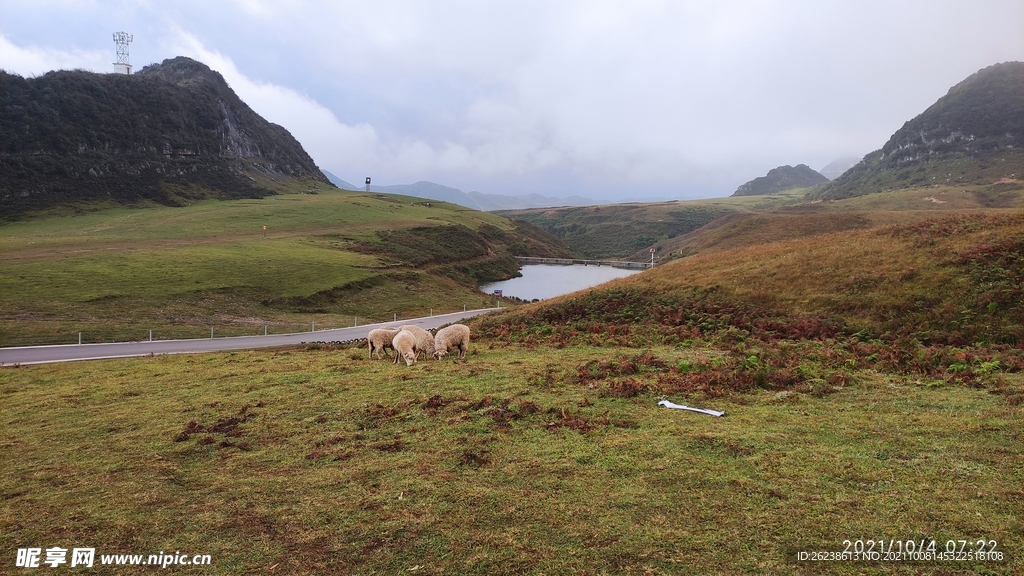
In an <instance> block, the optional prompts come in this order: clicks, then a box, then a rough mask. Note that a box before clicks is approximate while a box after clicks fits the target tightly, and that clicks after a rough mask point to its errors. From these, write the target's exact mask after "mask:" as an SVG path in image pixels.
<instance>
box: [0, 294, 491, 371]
mask: <svg viewBox="0 0 1024 576" xmlns="http://www.w3.org/2000/svg"><path fill="white" fill-rule="evenodd" d="M492 310H497V308H484V309H482V310H469V311H466V312H455V313H454V314H442V315H440V316H430V317H427V318H414V319H411V320H399V321H397V322H385V323H383V324H367V325H366V326H358V327H353V328H336V329H334V330H317V331H316V332H299V333H297V334H275V335H271V336H235V337H230V338H203V339H196V340H154V341H153V342H148V341H146V342H116V343H108V344H67V345H58V346H21V347H17V348H0V366H6V365H10V364H42V363H46V362H68V361H71V360H97V359H100V358H124V357H128V356H147V355H149V354H183V353H187V352H220V351H223V350H245V349H250V348H266V347H269V346H286V345H288V344H302V343H303V342H334V341H345V340H356V339H358V338H366V335H367V334H369V333H370V330H373V329H374V328H388V327H398V326H402V325H404V324H413V325H416V326H419V327H421V328H424V329H431V328H437V327H438V326H442V325H444V324H449V323H452V322H457V321H459V320H462V319H465V318H471V317H473V316H478V315H480V314H485V313H487V312H490V311H492Z"/></svg>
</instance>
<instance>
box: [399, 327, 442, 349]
mask: <svg viewBox="0 0 1024 576" xmlns="http://www.w3.org/2000/svg"><path fill="white" fill-rule="evenodd" d="M398 329H399V330H405V331H406V332H411V333H412V335H413V336H415V337H416V350H417V355H418V354H426V355H427V356H433V355H434V335H433V334H431V333H430V332H427V331H426V330H424V329H423V328H420V327H419V326H413V325H412V324H407V325H404V326H399V327H398Z"/></svg>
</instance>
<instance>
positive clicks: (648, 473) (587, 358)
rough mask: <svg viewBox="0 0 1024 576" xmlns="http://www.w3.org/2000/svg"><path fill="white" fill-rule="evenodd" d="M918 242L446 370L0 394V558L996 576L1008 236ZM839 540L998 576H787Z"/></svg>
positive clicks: (777, 246)
mask: <svg viewBox="0 0 1024 576" xmlns="http://www.w3.org/2000/svg"><path fill="white" fill-rule="evenodd" d="M908 198H909V197H908ZM900 201H903V200H900ZM906 201H907V202H910V199H907V200H906ZM913 205H914V203H911V204H910V206H913ZM823 206H825V208H827V209H832V208H836V209H841V207H838V208H837V207H836V206H835V205H828V204H825V205H823ZM825 208H823V209H825ZM868 212H870V211H868ZM934 215H935V216H936V217H935V218H932V219H929V220H926V221H925V222H920V221H918V222H913V221H909V222H901V223H899V224H896V225H892V226H883V227H875V228H864V229H853V228H850V229H845V230H844V231H842V232H839V233H820V232H821V230H819V229H817V228H815V226H811V228H813V229H815V230H818V231H817V232H815V234H814V235H808V236H806V237H796V238H789V239H786V240H783V241H773V242H767V243H766V242H765V241H766V239H767V238H768V236H765V237H761V238H758V239H757V240H756V241H754V242H752V243H751V245H746V246H737V247H733V248H731V249H728V250H726V249H722V250H720V251H718V252H711V253H707V254H702V255H698V256H695V257H691V258H686V259H683V260H680V261H678V262H674V263H670V264H668V265H665V266H661V267H659V268H656V269H654V270H651V271H648V272H644V273H643V274H640V275H637V276H633V277H631V278H628V279H624V280H619V281H616V282H614V283H612V284H610V285H608V286H605V287H602V288H598V289H593V290H588V291H585V292H581V293H577V294H575V295H570V296H565V297H562V298H558V299H553V300H551V301H547V302H543V303H540V304H535V305H529V306H524V307H521V308H518V309H516V310H512V311H509V312H506V313H503V314H501V315H496V316H493V317H491V318H484V319H480V320H476V321H474V322H472V324H471V325H472V326H473V328H474V333H475V337H474V338H475V339H474V344H473V349H472V351H471V353H470V355H469V357H468V361H466V362H454V361H446V362H434V361H429V362H422V363H419V364H417V365H416V366H414V367H412V368H411V369H410V368H406V367H404V366H394V365H391V364H388V363H385V362H374V361H369V360H366V359H365V354H366V351H365V349H364V348H353V349H351V350H338V349H331V348H318V347H308V348H302V349H298V348H296V349H288V350H279V351H253V352H235V353H225V354H209V355H189V356H175V357H157V358H140V359H130V360H112V361H98V362H84V363H71V364H64V365H49V366H30V367H23V368H17V369H10V368H9V369H4V370H0V396H2V398H3V404H2V405H3V409H2V412H0V414H2V416H3V418H4V424H5V426H4V428H3V429H2V430H0V445H2V446H3V448H4V449H3V450H2V451H0V469H3V470H4V472H3V475H2V476H0V482H2V484H0V494H3V497H4V498H5V506H4V508H3V512H2V514H0V546H2V548H0V549H3V550H4V551H5V552H4V553H5V554H13V550H14V549H16V548H18V547H26V546H51V545H61V546H78V545H86V546H91V545H94V544H95V545H96V546H98V547H99V548H100V552H101V553H103V552H108V553H109V552H114V553H117V552H119V553H141V554H148V553H150V552H154V553H155V552H157V551H159V550H169V549H175V550H182V551H183V552H188V553H209V554H211V555H213V557H214V563H215V565H214V567H213V568H208V569H204V570H203V572H204V573H243V572H252V571H265V570H270V569H272V568H273V569H275V570H277V571H284V572H287V573H322V572H324V571H331V570H334V571H342V572H348V573H373V572H377V573H397V572H409V571H413V572H421V571H422V572H426V573H442V572H444V573H449V574H450V573H459V574H462V573H467V574H474V573H478V574H485V573H486V574H492V573H568V574H573V573H577V574H593V573H625V574H677V573H707V574H712V573H714V574H722V573H726V574H728V573H734V574H746V573H807V574H811V573H814V574H818V573H822V572H829V573H839V574H863V573H868V574H871V573H903V574H917V573H921V572H922V571H925V572H929V571H934V570H939V571H946V572H950V573H955V572H957V571H971V572H977V573H995V574H1013V573H1019V572H1021V570H1024V564H1022V561H1024V545H1022V542H1024V538H1022V536H1024V528H1022V524H1021V520H1020V518H1021V517H1022V513H1024V497H1022V496H1024V494H1022V492H1021V489H1020V486H1021V485H1022V484H1024V477H1022V469H1021V467H1020V465H1019V464H1020V462H1021V461H1024V449H1022V446H1024V442H1022V440H1024V437H1022V436H1021V430H1022V426H1021V424H1022V420H1024V409H1022V406H1024V376H1022V370H1024V349H1021V347H1020V343H1021V341H1022V340H1024V310H1022V305H1024V294H1022V293H1021V290H1022V287H1024V283H1022V281H1024V269H1022V268H1021V265H1022V263H1024V255H1022V254H1024V244H1022V242H1024V214H1022V213H1021V211H1020V210H985V211H980V210H974V211H970V212H969V213H966V214H944V213H935V214H934ZM795 216H799V215H793V214H784V215H782V217H784V218H793V217H795ZM839 216H842V213H841V212H840V213H839ZM919 217H920V214H918V216H915V218H919ZM784 222H785V223H786V226H785V227H788V228H792V227H793V226H797V225H799V223H800V222H802V220H800V219H799V218H797V219H790V220H784ZM747 233H751V230H748V231H747ZM769 236H770V235H769ZM663 397H667V398H669V399H672V400H673V401H675V402H678V403H682V404H688V405H696V406H706V407H711V408H716V409H724V410H726V412H727V416H726V417H725V418H721V419H713V418H710V417H706V416H703V415H698V414H692V413H685V412H673V411H668V410H663V409H660V408H657V407H656V406H655V404H656V402H657V400H658V399H659V398H663ZM186 431H191V432H190V433H189V434H188V435H187V437H186V435H184V434H182V433H183V432H186ZM125 495H126V496H125ZM25 518H32V519H33V520H32V521H31V522H28V521H25V520H24V519H25ZM858 538H860V539H868V538H885V539H890V538H891V539H904V540H905V539H914V540H920V539H922V538H933V539H935V540H937V541H938V542H939V547H940V549H942V548H944V547H945V542H946V541H947V540H960V539H969V540H972V541H976V540H977V539H979V538H985V539H990V540H996V541H997V542H998V549H999V550H1001V551H1003V552H1004V553H1005V554H1006V558H1007V560H1005V561H1003V562H985V563H979V562H968V563H964V562H958V563H953V562H946V563H940V564H922V563H905V562H900V563H854V562H841V563H829V564H821V563H815V564H811V563H804V564H801V563H798V562H796V561H795V555H796V553H797V552H798V551H812V550H841V549H842V547H843V544H842V542H843V540H846V539H854V540H855V539H858ZM5 561H6V560H5ZM98 572H99V573H102V571H98Z"/></svg>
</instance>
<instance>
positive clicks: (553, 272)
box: [480, 264, 642, 300]
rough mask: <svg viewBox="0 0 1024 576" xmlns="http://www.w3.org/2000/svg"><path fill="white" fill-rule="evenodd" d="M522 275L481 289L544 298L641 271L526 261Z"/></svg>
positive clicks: (523, 296)
mask: <svg viewBox="0 0 1024 576" xmlns="http://www.w3.org/2000/svg"><path fill="white" fill-rule="evenodd" d="M519 271H520V272H521V273H522V276H520V277H519V278H512V279H511V280H502V281H501V282H491V283H489V284H481V285H480V290H482V291H483V292H484V293H485V294H493V293H494V291H495V290H501V291H502V295H504V296H517V297H519V298H522V299H523V300H533V299H534V298H538V299H541V300H543V299H545V298H553V297H555V296H561V295H562V294H568V293H569V292H575V291H577V290H583V289H584V288H590V287H591V286H597V285H598V284H603V283H605V282H608V281H609V280H614V279H616V278H623V277H625V276H630V275H632V274H636V273H637V272H642V270H627V269H624V268H613V267H611V266H593V265H591V266H581V265H579V264H576V265H573V266H560V265H552V264H526V265H524V266H523V267H522V268H520V270H519Z"/></svg>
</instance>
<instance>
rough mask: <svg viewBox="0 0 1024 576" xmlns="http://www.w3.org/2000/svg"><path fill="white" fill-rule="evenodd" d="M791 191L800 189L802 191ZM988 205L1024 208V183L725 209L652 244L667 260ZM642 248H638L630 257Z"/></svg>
mask: <svg viewBox="0 0 1024 576" xmlns="http://www.w3.org/2000/svg"><path fill="white" fill-rule="evenodd" d="M792 192H793V193H796V194H800V193H802V192H804V190H795V191H792ZM987 208H1024V188H1021V187H1020V186H1018V185H1016V184H998V185H995V186H991V185H988V186H984V185H983V186H957V187H951V186H936V187H929V188H912V189H908V190H900V191H896V192H887V193H884V194H871V195H865V196H857V197H853V198H847V199H843V200H836V201H829V202H819V201H812V202H801V203H799V204H792V205H788V206H779V207H776V208H772V209H768V210H760V211H757V212H744V213H737V214H730V215H727V216H725V217H723V218H719V219H718V220H715V221H713V222H711V223H709V224H707V225H705V226H703V227H701V228H700V229H698V230H695V231H693V232H691V233H689V234H685V235H682V236H679V237H676V238H673V239H670V240H665V241H662V242H659V243H657V244H656V245H655V248H656V249H657V252H658V255H659V261H660V262H667V261H670V260H675V259H678V258H685V257H687V256H692V255H695V254H707V253H710V252H714V251H719V250H726V249H730V248H738V247H744V246H754V245H760V244H766V243H770V242H776V241H780V240H791V239H796V238H804V237H809V236H818V235H822V234H828V233H837V232H844V231H847V230H850V231H853V230H864V229H868V228H875V227H878V226H884V225H891V224H899V223H906V222H914V221H918V220H922V219H925V218H929V217H935V216H939V215H941V214H948V213H951V212H958V211H966V210H982V209H987ZM645 252H646V251H641V252H637V253H636V254H635V255H634V257H640V256H642V255H643V254H644V253H645Z"/></svg>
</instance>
